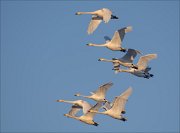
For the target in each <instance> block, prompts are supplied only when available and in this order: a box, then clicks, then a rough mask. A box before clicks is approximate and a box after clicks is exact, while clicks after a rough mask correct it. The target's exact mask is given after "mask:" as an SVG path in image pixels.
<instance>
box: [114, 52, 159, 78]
mask: <svg viewBox="0 0 180 133" xmlns="http://www.w3.org/2000/svg"><path fill="white" fill-rule="evenodd" d="M155 58H157V54H147V55H145V56H141V57H140V59H139V61H138V63H137V67H138V69H134V68H129V69H119V70H115V72H128V73H131V74H133V75H135V76H138V77H144V78H147V79H149V78H150V77H153V76H154V75H153V74H150V73H149V71H150V70H151V68H150V67H148V62H149V61H150V60H152V59H155Z"/></svg>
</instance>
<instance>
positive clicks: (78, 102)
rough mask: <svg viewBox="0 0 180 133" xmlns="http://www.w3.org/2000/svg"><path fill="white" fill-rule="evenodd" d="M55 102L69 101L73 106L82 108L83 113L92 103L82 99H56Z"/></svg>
mask: <svg viewBox="0 0 180 133" xmlns="http://www.w3.org/2000/svg"><path fill="white" fill-rule="evenodd" d="M56 101H57V102H64V103H70V104H72V105H73V106H76V107H79V108H82V109H83V113H87V111H88V110H89V109H90V108H92V105H91V104H89V103H88V102H86V101H83V100H75V101H67V100H56Z"/></svg>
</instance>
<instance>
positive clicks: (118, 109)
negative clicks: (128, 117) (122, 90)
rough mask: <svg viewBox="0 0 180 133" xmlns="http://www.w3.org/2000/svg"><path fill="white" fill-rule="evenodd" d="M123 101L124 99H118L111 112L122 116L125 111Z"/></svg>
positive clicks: (115, 100)
mask: <svg viewBox="0 0 180 133" xmlns="http://www.w3.org/2000/svg"><path fill="white" fill-rule="evenodd" d="M123 101H124V100H122V98H121V97H119V96H118V97H116V98H115V99H114V104H113V105H112V107H111V109H110V110H109V111H110V112H113V113H114V114H118V115H120V114H121V112H122V111H123V109H124V108H123V107H122V105H123Z"/></svg>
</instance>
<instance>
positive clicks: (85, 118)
mask: <svg viewBox="0 0 180 133" xmlns="http://www.w3.org/2000/svg"><path fill="white" fill-rule="evenodd" d="M101 106H102V103H101V102H98V103H97V104H96V105H94V106H93V107H92V108H90V110H91V109H92V110H95V111H98V110H99V109H100V108H101ZM83 108H85V107H83ZM80 110H81V108H79V107H76V106H72V107H71V110H70V111H69V113H68V114H64V116H67V117H69V118H73V119H76V120H79V121H81V122H83V123H86V124H89V125H94V126H98V125H99V124H98V123H97V122H95V121H94V120H93V118H94V116H95V114H96V113H94V112H90V110H89V111H88V112H86V113H84V114H83V115H82V116H79V117H78V116H76V114H77V112H79V111H80ZM85 110H87V109H85Z"/></svg>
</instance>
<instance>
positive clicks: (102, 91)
mask: <svg viewBox="0 0 180 133" xmlns="http://www.w3.org/2000/svg"><path fill="white" fill-rule="evenodd" d="M112 85H113V83H112V82H109V83H106V84H103V85H101V86H100V87H99V88H98V89H97V90H96V91H95V92H91V95H90V96H84V95H81V94H80V93H77V94H75V95H74V96H81V97H85V98H89V99H93V100H95V101H97V102H106V101H107V100H106V99H105V95H106V92H107V90H108V89H109V88H110V87H111V86H112Z"/></svg>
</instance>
